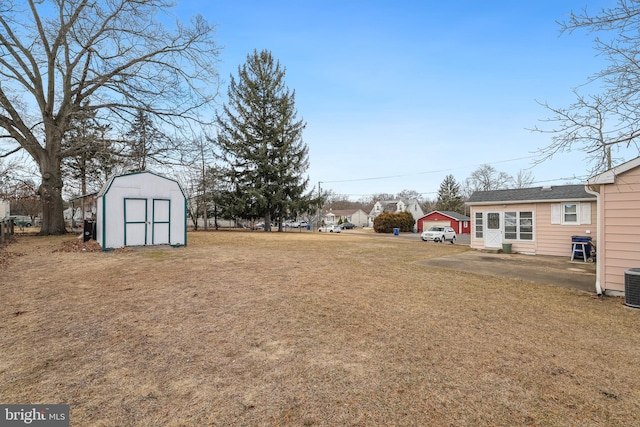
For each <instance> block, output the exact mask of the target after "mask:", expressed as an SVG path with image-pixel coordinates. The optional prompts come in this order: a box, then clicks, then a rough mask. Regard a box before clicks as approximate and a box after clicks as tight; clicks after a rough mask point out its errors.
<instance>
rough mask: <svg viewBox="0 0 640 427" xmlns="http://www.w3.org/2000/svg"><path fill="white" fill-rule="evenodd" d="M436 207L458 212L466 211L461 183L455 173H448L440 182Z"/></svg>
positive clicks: (441, 209)
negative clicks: (454, 175)
mask: <svg viewBox="0 0 640 427" xmlns="http://www.w3.org/2000/svg"><path fill="white" fill-rule="evenodd" d="M436 209H438V210H440V211H453V212H458V213H462V212H463V211H464V201H463V199H462V193H461V189H460V184H458V183H457V182H456V179H455V178H454V177H453V175H447V176H446V177H445V178H444V180H443V181H442V183H441V184H440V189H439V190H438V200H437V202H436Z"/></svg>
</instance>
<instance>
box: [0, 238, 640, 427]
mask: <svg viewBox="0 0 640 427" xmlns="http://www.w3.org/2000/svg"><path fill="white" fill-rule="evenodd" d="M61 249H64V250H63V251H61ZM86 249H87V250H85V251H82V247H81V245H77V244H75V236H65V237H54V238H42V237H34V236H30V237H26V236H18V237H17V238H16V239H15V241H14V242H13V243H12V244H11V245H9V246H8V247H5V248H4V249H3V250H0V253H1V254H0V255H1V256H2V259H4V260H5V261H4V262H0V295H1V296H2V298H1V300H0V390H1V396H2V399H0V400H1V401H2V402H3V403H64V404H69V405H71V425H72V426H229V425H233V426H236V425H238V426H283V425H291V426H429V425H433V426H460V425H473V426H485V425H492V426H493V425H495V426H520V425H522V426H526V425H532V426H552V425H553V426H574V425H575V426H629V425H634V424H635V425H637V423H638V417H639V414H640V363H638V361H639V360H640V345H639V344H640V311H637V310H632V309H629V308H626V307H625V306H624V305H623V301H622V299H620V298H600V299H599V298H597V297H595V296H594V295H592V294H589V293H585V292H581V291H577V290H571V289H562V288H554V287H551V286H542V285H536V284H534V283H531V282H526V281H518V280H507V279H499V278H495V277H489V276H481V275H477V274H472V273H455V272H451V271H447V270H442V269H436V268H431V267H426V266H424V265H420V264H419V263H417V261H420V260H424V259H426V258H431V257H438V256H444V255H446V254H452V253H455V252H459V251H463V250H467V249H466V248H464V247H461V246H457V245H436V244H430V245H429V244H424V243H422V242H420V241H419V240H415V241H414V240H410V239H403V238H393V237H387V238H382V237H366V236H357V235H349V234H344V233H343V234H341V235H334V234H318V233H292V232H289V233H263V232H210V233H204V232H198V233H190V234H189V236H188V246H187V247H186V248H179V249H157V248H146V249H141V250H118V251H113V252H110V253H103V252H93V251H92V250H91V249H92V247H91V246H88V247H87V248H86Z"/></svg>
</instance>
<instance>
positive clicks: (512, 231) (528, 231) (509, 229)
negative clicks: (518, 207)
mask: <svg viewBox="0 0 640 427" xmlns="http://www.w3.org/2000/svg"><path fill="white" fill-rule="evenodd" d="M504 238H505V239H507V240H533V212H505V213H504Z"/></svg>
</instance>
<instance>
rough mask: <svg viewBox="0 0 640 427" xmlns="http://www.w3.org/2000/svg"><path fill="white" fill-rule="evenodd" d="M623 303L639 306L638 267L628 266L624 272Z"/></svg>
mask: <svg viewBox="0 0 640 427" xmlns="http://www.w3.org/2000/svg"><path fill="white" fill-rule="evenodd" d="M624 303H625V304H626V305H628V306H629V307H634V308H640V268H629V269H628V270H625V272H624Z"/></svg>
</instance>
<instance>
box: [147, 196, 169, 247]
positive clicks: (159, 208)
mask: <svg viewBox="0 0 640 427" xmlns="http://www.w3.org/2000/svg"><path fill="white" fill-rule="evenodd" d="M170 218H171V200H168V199H153V220H152V223H151V227H152V234H151V240H152V241H153V244H154V245H168V244H169V243H171V242H170V240H169V233H170V231H171V223H170V221H169V220H170Z"/></svg>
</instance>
